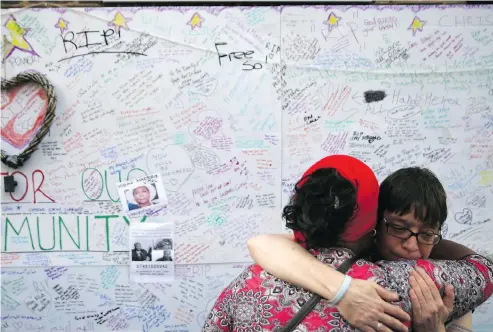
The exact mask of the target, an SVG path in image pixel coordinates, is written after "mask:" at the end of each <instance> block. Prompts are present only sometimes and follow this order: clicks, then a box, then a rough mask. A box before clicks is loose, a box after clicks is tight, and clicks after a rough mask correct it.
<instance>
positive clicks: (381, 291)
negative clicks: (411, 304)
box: [375, 285, 399, 302]
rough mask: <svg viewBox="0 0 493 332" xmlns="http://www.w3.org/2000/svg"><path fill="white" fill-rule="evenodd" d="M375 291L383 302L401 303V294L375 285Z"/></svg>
mask: <svg viewBox="0 0 493 332" xmlns="http://www.w3.org/2000/svg"><path fill="white" fill-rule="evenodd" d="M375 289H376V291H377V293H378V295H379V296H380V297H381V298H382V300H384V301H387V302H396V301H399V294H397V293H394V292H391V291H389V290H386V289H385V288H383V287H381V286H379V285H375Z"/></svg>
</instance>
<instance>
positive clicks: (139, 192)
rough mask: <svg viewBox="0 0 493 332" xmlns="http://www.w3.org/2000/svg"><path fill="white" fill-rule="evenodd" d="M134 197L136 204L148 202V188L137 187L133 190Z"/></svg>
mask: <svg viewBox="0 0 493 332" xmlns="http://www.w3.org/2000/svg"><path fill="white" fill-rule="evenodd" d="M133 195H134V199H135V201H136V202H137V203H138V204H145V203H148V202H149V196H150V193H149V189H147V187H145V186H141V187H137V188H135V189H134V192H133Z"/></svg>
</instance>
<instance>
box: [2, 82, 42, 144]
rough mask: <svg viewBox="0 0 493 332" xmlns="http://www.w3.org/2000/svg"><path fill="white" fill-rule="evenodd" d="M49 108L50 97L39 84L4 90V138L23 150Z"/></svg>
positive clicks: (40, 124) (39, 126)
mask: <svg viewBox="0 0 493 332" xmlns="http://www.w3.org/2000/svg"><path fill="white" fill-rule="evenodd" d="M47 109H48V97H47V95H46V91H45V90H44V89H43V88H41V87H40V86H39V85H36V84H33V83H28V84H22V85H19V86H16V87H14V88H12V89H10V90H8V91H2V140H3V141H4V142H6V143H8V144H9V145H11V147H12V148H13V149H15V150H17V151H23V150H24V149H25V148H26V147H27V146H28V145H29V143H30V142H31V140H32V139H33V137H34V136H35V135H36V133H37V132H38V130H39V129H40V128H41V126H42V124H43V120H44V118H45V116H46V112H47ZM6 150H9V149H8V148H7V149H6Z"/></svg>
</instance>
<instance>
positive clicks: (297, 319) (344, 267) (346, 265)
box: [280, 256, 359, 332]
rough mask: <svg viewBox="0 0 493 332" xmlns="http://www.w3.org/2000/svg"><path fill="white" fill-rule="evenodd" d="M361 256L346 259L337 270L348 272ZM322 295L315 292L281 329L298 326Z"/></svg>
mask: <svg viewBox="0 0 493 332" xmlns="http://www.w3.org/2000/svg"><path fill="white" fill-rule="evenodd" d="M358 259H359V258H358V257H356V256H354V257H351V258H348V259H346V260H345V261H344V262H342V264H341V265H340V266H339V268H337V271H339V272H341V273H344V274H346V272H347V271H348V270H349V269H350V268H351V266H352V265H353V264H354V263H355V262H356V261H357V260H358ZM321 299H322V297H321V296H320V295H318V294H313V295H312V296H311V297H310V299H309V300H308V301H306V303H305V304H304V305H303V306H302V307H301V308H300V310H299V311H298V312H297V313H296V315H294V316H293V318H291V319H290V321H289V322H288V323H287V324H286V326H285V327H284V328H282V329H281V330H280V332H291V331H293V330H294V329H295V328H296V326H298V325H299V324H300V323H301V321H302V320H303V319H304V318H305V317H306V315H308V314H309V313H310V311H312V310H313V308H315V306H316V305H317V304H318V302H320V300H321Z"/></svg>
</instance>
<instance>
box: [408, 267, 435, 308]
mask: <svg viewBox="0 0 493 332" xmlns="http://www.w3.org/2000/svg"><path fill="white" fill-rule="evenodd" d="M409 283H410V284H411V287H412V288H413V289H414V291H415V292H416V296H417V297H418V300H419V301H420V303H421V306H423V307H424V304H425V303H430V302H435V299H434V298H433V294H431V290H430V287H428V285H427V284H426V281H425V280H424V279H423V278H422V277H421V275H420V274H419V273H418V272H417V271H411V277H410V278H409Z"/></svg>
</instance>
